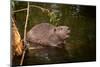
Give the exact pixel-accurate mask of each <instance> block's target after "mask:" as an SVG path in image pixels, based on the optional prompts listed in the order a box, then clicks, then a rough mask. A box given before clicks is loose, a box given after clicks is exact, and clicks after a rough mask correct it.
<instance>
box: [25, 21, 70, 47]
mask: <svg viewBox="0 0 100 67" xmlns="http://www.w3.org/2000/svg"><path fill="white" fill-rule="evenodd" d="M69 33H70V30H69V27H68V26H54V25H52V24H49V23H40V24H37V25H35V26H34V27H33V28H32V29H30V30H29V32H28V33H27V41H28V42H31V43H32V44H36V45H38V44H39V45H41V46H52V47H59V44H62V43H64V41H65V39H67V38H68V37H69Z"/></svg>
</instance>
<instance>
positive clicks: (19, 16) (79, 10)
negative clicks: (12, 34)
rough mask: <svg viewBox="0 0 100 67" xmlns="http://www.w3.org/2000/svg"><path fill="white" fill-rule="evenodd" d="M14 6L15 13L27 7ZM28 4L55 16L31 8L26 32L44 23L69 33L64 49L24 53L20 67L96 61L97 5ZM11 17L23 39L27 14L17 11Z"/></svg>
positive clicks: (16, 4) (46, 49) (16, 3)
mask: <svg viewBox="0 0 100 67" xmlns="http://www.w3.org/2000/svg"><path fill="white" fill-rule="evenodd" d="M14 3H15V7H14V10H18V9H22V8H26V7H27V2H21V1H20V2H18V1H17V2H14ZM30 5H37V6H40V7H43V8H46V9H48V10H50V11H51V12H54V14H52V15H50V16H48V13H47V12H42V11H41V9H39V8H35V7H31V8H30V14H29V21H28V27H27V31H29V30H30V29H31V28H32V27H33V26H34V25H36V24H39V23H42V22H47V23H51V24H53V25H55V26H59V25H66V26H69V28H70V30H71V33H70V37H69V38H68V39H67V40H66V44H65V45H64V48H53V47H47V48H44V49H37V50H32V49H31V50H28V51H26V54H25V59H24V63H23V65H37V64H51V63H52V64H53V63H67V62H83V61H95V60H96V6H82V5H66V4H55V3H36V2H33V3H32V2H31V3H30ZM14 16H15V19H16V21H17V23H16V24H17V27H18V30H19V32H20V34H21V37H22V38H23V36H24V35H23V34H24V24H25V17H26V11H22V12H16V13H15V14H14ZM55 16H57V17H55ZM16 63H17V62H15V63H14V64H16Z"/></svg>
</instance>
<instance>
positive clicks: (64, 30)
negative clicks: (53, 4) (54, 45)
mask: <svg viewBox="0 0 100 67" xmlns="http://www.w3.org/2000/svg"><path fill="white" fill-rule="evenodd" d="M54 32H55V34H56V35H57V36H58V37H59V38H61V39H62V40H64V39H66V38H68V37H69V33H70V30H69V27H68V26H58V27H56V28H55V30H54Z"/></svg>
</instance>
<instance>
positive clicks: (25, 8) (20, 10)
mask: <svg viewBox="0 0 100 67" xmlns="http://www.w3.org/2000/svg"><path fill="white" fill-rule="evenodd" d="M26 10H27V8H24V9H20V10H15V11H13V13H15V12H20V11H26Z"/></svg>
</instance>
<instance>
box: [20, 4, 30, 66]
mask: <svg viewBox="0 0 100 67" xmlns="http://www.w3.org/2000/svg"><path fill="white" fill-rule="evenodd" d="M28 17H29V2H28V3H27V15H26V21H25V27H24V44H26V28H27V23H28ZM25 51H26V48H25V49H24V51H23V55H22V58H21V62H20V65H22V64H23V60H24V56H25Z"/></svg>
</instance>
